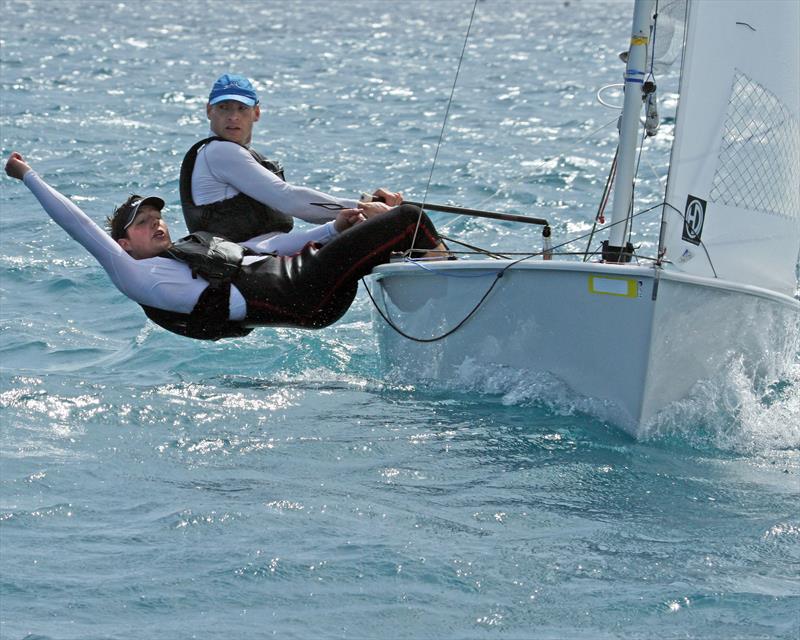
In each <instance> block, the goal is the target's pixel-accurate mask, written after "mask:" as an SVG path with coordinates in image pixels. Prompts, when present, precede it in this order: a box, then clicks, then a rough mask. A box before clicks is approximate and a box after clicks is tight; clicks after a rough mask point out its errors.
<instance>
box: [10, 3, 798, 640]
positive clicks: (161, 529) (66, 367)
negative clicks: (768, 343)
mask: <svg viewBox="0 0 800 640" xmlns="http://www.w3.org/2000/svg"><path fill="white" fill-rule="evenodd" d="M472 9H473V2H471V1H470V0H438V1H436V2H433V1H424V2H423V1H414V0H411V1H402V2H400V1H395V0H385V1H377V0H374V1H368V0H361V1H355V0H353V1H344V0H342V1H338V2H322V1H310V2H295V1H291V0H288V1H285V2H272V1H269V2H266V1H264V2H255V1H252V2H249V1H242V0H239V1H232V2H220V1H217V0H207V1H200V0H183V1H180V2H179V1H176V0H158V1H155V0H149V1H148V0H145V1H144V2H127V1H120V2H107V1H96V2H90V1H85V0H14V1H11V0H2V24H0V84H1V87H2V98H1V99H2V103H1V107H2V108H1V111H0V128H1V129H0V138H1V139H2V142H1V143H0V146H2V158H3V162H5V158H7V156H8V154H10V152H11V151H14V150H16V151H19V152H21V153H22V154H23V155H24V156H25V157H26V159H28V160H29V161H30V163H31V164H32V165H33V167H34V168H35V169H36V170H37V171H38V172H39V173H40V174H41V175H42V176H44V177H45V179H46V180H47V181H48V182H49V183H50V184H52V185H53V186H54V187H56V188H57V189H59V190H60V191H61V192H63V193H65V194H67V195H69V196H70V197H71V198H73V199H74V201H75V202H77V203H78V204H79V206H81V207H82V208H83V209H84V210H85V211H86V212H87V213H89V215H91V216H92V217H94V219H96V220H97V221H102V220H103V218H104V217H105V216H106V215H108V214H109V213H110V212H111V210H112V208H113V206H114V204H115V203H119V202H121V201H122V200H123V199H124V198H125V197H126V196H127V195H128V194H129V193H132V192H136V193H158V194H160V195H162V196H163V197H164V198H165V200H166V201H167V203H168V209H167V211H166V218H167V219H168V221H169V224H170V225H171V226H172V229H173V230H174V232H173V236H180V235H182V234H183V232H184V230H185V226H184V224H183V220H182V216H181V213H180V206H179V200H178V172H179V166H180V161H181V159H182V157H183V154H184V153H185V151H186V150H187V149H188V147H189V146H190V145H191V144H192V143H193V142H194V141H196V140H198V139H199V138H200V137H202V136H204V135H205V134H206V132H207V120H206V118H205V111H204V105H205V101H206V97H207V95H208V90H209V88H210V85H211V83H212V82H213V80H214V79H215V78H216V77H217V76H218V75H219V74H221V73H223V72H228V71H230V72H239V73H242V74H245V75H247V76H249V77H251V78H252V79H253V80H254V82H255V83H256V85H257V87H258V89H259V92H260V94H261V97H262V102H263V116H262V119H261V121H260V122H259V123H258V124H257V125H256V133H255V137H254V144H255V146H256V147H257V148H258V149H260V150H261V151H262V152H264V153H265V154H266V155H268V156H271V157H274V158H277V159H280V160H281V161H282V162H283V164H284V165H285V167H286V173H287V177H288V179H289V180H290V181H292V182H296V183H300V184H305V185H308V186H314V187H317V188H320V189H322V190H326V191H330V192H333V193H337V194H342V195H357V194H359V193H360V192H361V191H363V190H371V189H374V188H376V187H378V186H381V185H385V186H388V187H391V188H394V189H398V190H402V191H403V193H404V194H405V195H406V196H407V197H408V198H410V199H422V197H427V198H428V200H429V201H437V200H438V201H442V202H452V203H456V204H461V205H464V206H473V207H477V206H481V207H484V208H493V209H495V210H499V211H509V212H514V213H523V214H529V215H547V216H550V217H551V219H552V220H555V226H554V236H555V237H556V238H557V239H558V238H565V237H570V236H571V235H579V234H581V233H585V232H586V231H587V230H588V229H589V227H590V224H591V221H592V219H593V216H594V214H595V211H596V208H597V203H598V200H599V198H600V194H601V192H602V187H603V183H604V180H605V176H606V174H607V171H608V167H609V163H610V162H611V159H612V157H613V153H614V145H615V138H616V133H615V129H614V122H615V119H616V111H614V110H613V109H609V108H606V107H604V106H602V105H601V104H599V103H598V102H597V100H596V99H595V94H596V92H597V90H598V89H599V88H600V87H602V86H604V85H608V84H613V83H618V82H620V80H621V77H622V72H623V69H622V64H621V63H620V62H619V60H618V58H617V53H618V52H619V51H621V50H622V49H623V48H624V47H625V43H626V42H627V38H628V36H629V32H630V27H629V25H630V16H631V13H632V8H631V6H630V5H629V3H627V2H624V3H618V2H576V1H575V0H573V1H571V2H539V1H537V2H533V1H532V0H531V1H527V2H523V1H514V0H503V1H501V0H483V1H480V2H478V3H477V9H476V13H475V17H474V21H473V23H472V28H471V34H470V39H469V42H468V44H467V47H466V49H465V52H464V58H463V62H462V65H461V70H460V74H459V78H458V83H457V84H456V87H455V92H454V98H453V103H452V106H451V107H450V115H449V120H448V124H447V128H446V130H445V133H444V136H443V141H442V144H441V145H439V144H438V143H439V140H440V134H441V131H442V123H443V120H444V114H445V111H446V109H447V105H448V99H449V96H450V92H451V89H452V87H453V81H454V78H455V75H456V69H457V68H458V63H459V59H460V58H461V54H462V48H463V46H464V35H465V32H466V29H467V25H468V24H469V21H470V14H471V12H472ZM674 80H675V71H674V70H671V71H667V72H666V75H665V76H664V77H663V82H662V81H660V82H659V89H660V91H661V95H662V97H663V98H664V114H663V115H664V119H665V122H664V125H663V127H662V135H660V136H659V137H657V138H656V139H654V140H652V141H650V142H648V146H647V152H646V154H645V156H644V159H643V161H642V164H641V167H640V174H641V176H642V180H641V183H640V185H639V186H638V187H637V192H638V193H639V195H640V197H641V200H640V202H641V203H642V207H646V206H648V204H654V203H656V202H658V200H659V197H660V196H659V189H661V186H660V185H661V184H663V180H664V177H665V174H666V166H667V162H668V152H669V151H668V150H669V139H670V135H671V123H672V122H673V120H672V119H671V116H670V108H672V110H673V112H674V102H675V100H674V93H670V92H674V90H675V89H674V86H675V83H674ZM604 96H605V97H604V100H605V101H606V102H610V103H612V104H613V103H614V102H615V101H618V98H619V96H618V95H617V96H615V95H614V92H613V90H611V91H609V92H605V93H604ZM670 105H671V106H670ZM437 148H438V154H437ZM435 155H436V163H435V166H433V170H432V165H433V160H434V156H435ZM0 186H1V187H2V198H1V199H0V207H2V212H1V215H0V327H2V336H1V337H0V367H1V369H0V374H1V379H0V456H1V458H0V488H1V490H2V493H1V494H0V638H2V639H3V640H6V639H8V640H11V639H20V638H27V639H29V640H33V639H37V640H78V639H80V640H99V639H115V640H122V639H156V638H175V639H182V638H267V637H276V638H287V639H295V638H297V639H326V638H354V639H358V638H385V639H406V638H409V639H417V638H423V639H424V638H431V639H439V638H441V639H472V638H475V639H483V638H502V639H504V640H511V639H538V638H543V639H562V638H563V639H573V638H578V639H584V638H585V639H591V640H594V639H604V638H626V639H627V638H659V639H660V638H665V639H671V638H697V639H714V638H720V639H722V638H725V639H729V638H753V639H755V638H785V639H794V640H796V639H797V638H798V636H799V635H800V582H798V575H800V507H799V506H798V505H799V501H798V497H799V496H800V359H798V360H797V361H795V363H794V364H793V366H792V367H791V368H790V370H789V372H788V373H787V375H786V377H785V378H784V379H783V380H780V381H777V382H776V383H775V384H774V385H772V386H771V387H770V388H769V389H768V390H767V391H766V392H757V391H755V390H754V389H753V387H752V384H751V383H750V382H749V381H748V380H747V378H746V376H744V375H743V374H742V373H741V371H739V370H738V369H737V367H735V366H733V367H731V369H730V371H726V372H722V374H723V375H721V377H720V379H719V380H716V381H712V382H709V383H708V384H706V385H703V386H702V388H699V389H698V390H697V392H696V393H695V394H693V396H692V397H691V398H689V399H688V400H687V401H686V402H685V403H684V405H682V406H681V407H680V410H679V411H676V412H675V414H674V418H673V419H672V420H670V421H667V422H666V423H665V424H664V425H662V427H661V428H660V429H659V430H658V431H657V432H654V433H652V434H651V435H650V436H648V437H646V438H644V439H642V440H639V441H635V440H633V439H632V438H630V437H629V436H627V435H626V434H625V433H624V432H622V431H620V430H619V429H617V428H616V427H614V426H613V425H611V424H606V423H604V422H601V421H599V420H597V419H595V418H593V417H592V412H591V406H590V405H587V400H586V399H581V398H576V397H572V396H570V394H568V393H562V394H560V395H557V396H553V395H552V393H550V392H549V391H548V389H547V388H546V387H541V386H538V385H536V384H534V383H533V382H532V381H530V380H528V379H526V378H525V377H524V376H523V377H519V376H510V375H509V376H506V377H504V376H503V375H499V374H497V373H496V372H491V371H488V370H481V367H480V366H477V367H476V370H475V375H474V379H473V380H470V381H467V382H466V383H464V384H460V385H453V386H452V387H450V388H427V387H426V388H422V387H415V386H413V385H408V384H403V383H402V381H392V382H387V381H386V380H385V379H384V378H383V376H382V373H381V371H382V369H381V363H380V361H379V356H378V354H377V347H376V344H375V338H374V332H373V328H372V322H373V320H372V315H371V305H370V302H369V300H368V298H367V297H366V295H365V294H364V293H363V291H362V292H361V293H360V294H359V297H358V298H357V300H356V302H355V304H354V305H353V307H352V308H351V310H350V311H349V312H348V313H347V315H346V316H345V317H344V318H343V320H341V321H340V322H339V323H337V324H336V325H334V326H332V327H330V328H327V329H325V330H322V331H317V332H303V331H296V330H288V329H274V330H270V329H260V330H256V331H254V332H253V333H252V334H250V335H249V336H248V337H246V338H243V339H239V340H228V341H222V342H220V343H216V344H206V343H200V342H193V341H190V340H187V339H183V338H180V337H178V336H174V335H172V334H169V333H167V332H165V331H163V330H162V329H159V328H156V327H154V326H153V325H152V324H150V323H148V322H147V321H146V319H145V317H144V315H143V314H142V312H141V310H140V308H139V307H138V306H137V305H135V304H134V303H132V302H130V301H129V300H127V299H126V298H125V297H124V296H123V295H122V294H120V293H119V292H118V291H117V290H116V289H115V288H114V287H113V286H112V285H111V284H110V281H109V279H108V277H107V276H106V275H105V273H104V272H103V271H102V269H100V267H99V266H98V265H97V264H96V263H95V262H94V261H93V259H92V258H91V257H90V256H88V255H87V254H86V253H85V252H84V251H83V250H82V249H81V248H80V247H79V246H78V245H77V244H76V243H75V242H73V241H72V240H71V239H70V238H68V237H67V236H66V234H65V233H64V232H63V231H62V230H61V229H60V228H59V227H57V226H56V225H55V224H54V223H53V222H51V221H50V220H49V218H48V217H47V216H46V214H45V213H44V212H43V211H42V210H41V208H40V207H39V205H38V203H37V202H36V200H35V199H34V198H33V196H32V195H31V194H30V193H29V192H28V191H27V189H26V188H25V187H24V186H23V185H22V184H21V183H19V182H16V181H13V180H10V179H8V178H6V177H5V175H3V176H2V179H0ZM434 220H435V221H436V223H437V225H439V226H440V227H441V228H443V229H445V230H446V233H448V234H449V235H453V236H456V237H460V238H462V239H465V240H467V241H468V242H472V243H474V244H480V245H481V246H487V247H497V246H504V247H509V246H511V247H512V248H515V249H517V250H529V248H530V247H531V245H533V246H535V245H537V244H538V239H537V236H536V235H535V234H533V233H531V232H528V231H527V230H520V229H519V228H517V227H515V226H513V225H509V224H508V223H503V222H497V221H490V220H478V219H472V218H449V217H446V216H444V214H439V215H438V216H437V215H436V214H434ZM657 227H658V220H657V219H655V218H654V219H652V220H650V219H647V220H644V219H643V222H642V224H641V225H640V226H638V227H637V229H636V231H635V241H636V242H637V243H641V244H642V245H644V246H648V243H649V245H650V246H652V244H653V242H654V240H655V234H656V232H657ZM462 382H463V381H462Z"/></svg>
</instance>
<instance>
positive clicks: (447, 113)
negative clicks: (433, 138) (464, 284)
mask: <svg viewBox="0 0 800 640" xmlns="http://www.w3.org/2000/svg"><path fill="white" fill-rule="evenodd" d="M477 8H478V0H475V2H474V3H473V5H472V13H470V15H469V24H468V25H467V32H466V33H465V34H464V44H463V46H462V47H461V56H460V57H459V58H458V66H457V67H456V75H455V77H454V78H453V86H452V87H451V88H450V98H449V99H448V100H447V108H446V109H445V112H444V120H443V121H442V129H441V131H440V132H439V141H438V142H437V143H436V151H435V152H434V154H433V162H432V163H431V171H430V173H429V174H428V183H427V184H426V185H425V193H424V194H423V197H422V204H423V205H424V204H425V202H426V201H427V199H428V192H429V191H430V188H431V182H432V181H433V172H434V170H435V169H436V160H437V159H438V158H439V149H441V147H442V141H443V140H444V132H445V130H446V129H447V118H448V117H449V116H450V107H451V105H452V104H453V96H454V95H455V93H456V85H457V84H458V74H459V73H460V72H461V63H462V62H463V61H464V54H465V53H466V51H467V42H469V32H470V31H471V30H472V21H473V19H474V18H475V11H476V9H477ZM421 223H422V208H420V214H419V216H418V217H417V226H416V227H415V228H414V236H413V237H412V239H411V248H412V249H414V248H415V247H416V244H417V234H418V232H419V226H420V224H421Z"/></svg>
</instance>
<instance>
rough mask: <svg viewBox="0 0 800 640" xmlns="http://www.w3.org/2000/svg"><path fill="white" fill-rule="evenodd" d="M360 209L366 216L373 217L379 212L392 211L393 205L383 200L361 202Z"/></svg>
mask: <svg viewBox="0 0 800 640" xmlns="http://www.w3.org/2000/svg"><path fill="white" fill-rule="evenodd" d="M358 209H359V210H360V211H361V213H363V214H364V217H365V218H371V217H372V216H376V215H378V214H379V213H383V212H385V211H390V210H391V209H392V207H390V206H389V205H388V204H384V203H383V202H359V203H358Z"/></svg>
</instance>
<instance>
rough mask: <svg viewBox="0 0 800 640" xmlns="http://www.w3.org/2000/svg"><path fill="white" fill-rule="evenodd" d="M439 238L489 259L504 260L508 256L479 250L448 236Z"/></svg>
mask: <svg viewBox="0 0 800 640" xmlns="http://www.w3.org/2000/svg"><path fill="white" fill-rule="evenodd" d="M439 237H440V238H441V239H442V240H444V241H446V242H453V243H455V244H460V245H461V246H462V247H466V248H467V249H472V250H473V251H475V252H477V253H485V254H486V255H487V256H489V257H491V258H500V259H505V258H507V257H508V256H504V255H503V254H502V253H492V252H491V251H489V250H488V249H481V248H480V247H476V246H474V245H471V244H467V243H466V242H462V241H461V240H456V239H455V238H450V237H448V236H443V235H442V234H441V233H440V234H439Z"/></svg>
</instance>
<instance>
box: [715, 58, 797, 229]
mask: <svg viewBox="0 0 800 640" xmlns="http://www.w3.org/2000/svg"><path fill="white" fill-rule="evenodd" d="M798 166H800V127H798V123H797V120H796V119H795V118H793V117H792V114H791V113H789V110H788V109H786V108H785V107H784V106H783V104H781V102H780V100H778V98H777V97H776V96H775V95H774V94H773V93H771V92H770V91H768V90H767V89H765V88H764V87H763V86H761V85H760V84H758V83H757V82H755V81H754V80H752V79H750V78H748V77H747V76H746V75H745V74H744V73H742V72H741V71H737V73H736V76H735V77H734V79H733V89H732V91H731V97H730V101H729V103H728V112H727V114H726V119H725V130H724V134H723V137H722V147H721V149H720V154H719V158H718V163H717V171H716V173H715V175H714V182H713V184H712V187H711V193H710V194H709V199H710V200H713V201H717V202H721V203H723V204H727V205H730V206H735V207H741V208H744V209H750V210H751V211H766V212H770V213H777V214H779V215H783V216H788V217H790V218H796V217H797V216H798V210H799V209H800V187H798V185H800V175H798V173H800V172H798Z"/></svg>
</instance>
